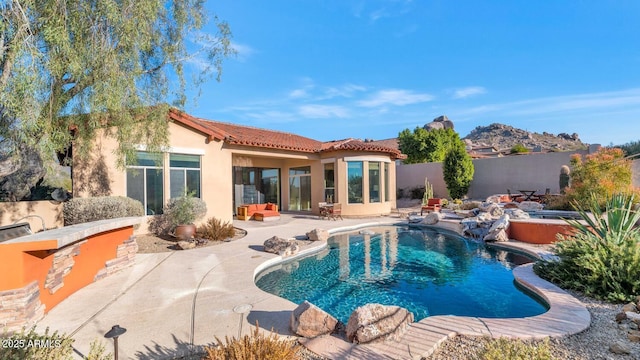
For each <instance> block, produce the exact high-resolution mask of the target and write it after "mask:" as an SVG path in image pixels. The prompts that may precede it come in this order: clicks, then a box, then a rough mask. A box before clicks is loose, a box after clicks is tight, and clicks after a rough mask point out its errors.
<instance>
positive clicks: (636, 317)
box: [624, 311, 640, 325]
mask: <svg viewBox="0 0 640 360" xmlns="http://www.w3.org/2000/svg"><path fill="white" fill-rule="evenodd" d="M624 314H625V315H626V316H627V319H629V320H631V321H633V322H634V323H636V324H638V325H640V314H639V313H637V312H631V311H629V312H626V313H624Z"/></svg>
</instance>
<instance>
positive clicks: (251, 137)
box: [169, 108, 404, 159]
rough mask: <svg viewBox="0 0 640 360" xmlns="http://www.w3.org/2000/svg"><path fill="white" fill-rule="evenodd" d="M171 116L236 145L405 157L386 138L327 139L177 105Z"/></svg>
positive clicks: (214, 137)
mask: <svg viewBox="0 0 640 360" xmlns="http://www.w3.org/2000/svg"><path fill="white" fill-rule="evenodd" d="M169 118H170V119H171V120H173V121H177V122H180V123H182V124H184V125H186V126H188V127H190V128H192V129H194V130H196V131H199V132H201V133H203V134H205V135H208V136H209V139H210V140H213V139H216V140H221V141H224V142H226V143H228V144H234V145H243V146H252V147H261V148H270V149H282V150H291V151H299V152H310V153H320V152H325V151H327V152H328V151H338V150H346V151H371V152H383V153H387V154H389V156H391V157H392V158H394V159H398V158H403V156H404V155H403V154H402V153H401V152H400V151H399V150H398V149H397V147H396V148H393V147H390V146H386V144H384V143H383V142H382V141H381V142H376V141H371V142H369V141H367V142H365V141H362V140H359V139H351V138H349V139H344V140H337V141H329V142H324V143H323V142H321V141H318V140H314V139H310V138H307V137H304V136H300V135H295V134H291V133H287V132H282V131H275V130H267V129H260V128H255V127H250V126H244V125H237V124H230V123H224V122H219V121H211V120H205V119H201V118H197V117H194V116H191V115H189V114H187V113H184V112H181V111H179V110H177V109H173V108H172V109H170V110H169Z"/></svg>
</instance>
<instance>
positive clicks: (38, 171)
mask: <svg viewBox="0 0 640 360" xmlns="http://www.w3.org/2000/svg"><path fill="white" fill-rule="evenodd" d="M7 161H8V160H7ZM10 161H11V165H10V166H9V165H8V167H7V168H5V172H7V175H6V176H1V177H0V194H3V197H4V198H5V199H4V200H3V201H20V200H29V197H30V196H31V195H32V190H33V189H34V188H35V187H36V186H38V185H39V184H40V183H41V182H42V181H43V179H44V176H45V175H46V173H47V171H46V169H45V167H44V165H43V162H42V158H41V157H40V154H39V153H38V152H37V151H36V150H34V149H31V148H28V147H26V146H25V145H19V146H18V147H17V149H16V150H15V154H14V156H12V157H11V160H10ZM16 164H17V168H16V169H14V168H15V166H16Z"/></svg>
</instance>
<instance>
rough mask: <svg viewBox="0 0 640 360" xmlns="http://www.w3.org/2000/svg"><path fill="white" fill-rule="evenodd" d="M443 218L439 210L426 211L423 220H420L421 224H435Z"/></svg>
mask: <svg viewBox="0 0 640 360" xmlns="http://www.w3.org/2000/svg"><path fill="white" fill-rule="evenodd" d="M443 218H444V215H442V214H441V213H440V212H436V211H434V212H430V213H428V214H427V215H426V216H425V217H424V220H422V223H423V224H427V225H435V224H437V223H438V221H440V220H442V219H443Z"/></svg>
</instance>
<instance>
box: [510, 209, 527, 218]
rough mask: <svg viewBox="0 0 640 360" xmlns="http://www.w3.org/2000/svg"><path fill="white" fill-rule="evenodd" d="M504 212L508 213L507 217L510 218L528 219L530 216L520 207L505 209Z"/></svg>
mask: <svg viewBox="0 0 640 360" xmlns="http://www.w3.org/2000/svg"><path fill="white" fill-rule="evenodd" d="M504 212H505V214H508V215H509V218H511V219H529V218H531V216H529V213H528V212H526V211H522V210H520V209H506V210H505V211H504Z"/></svg>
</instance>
